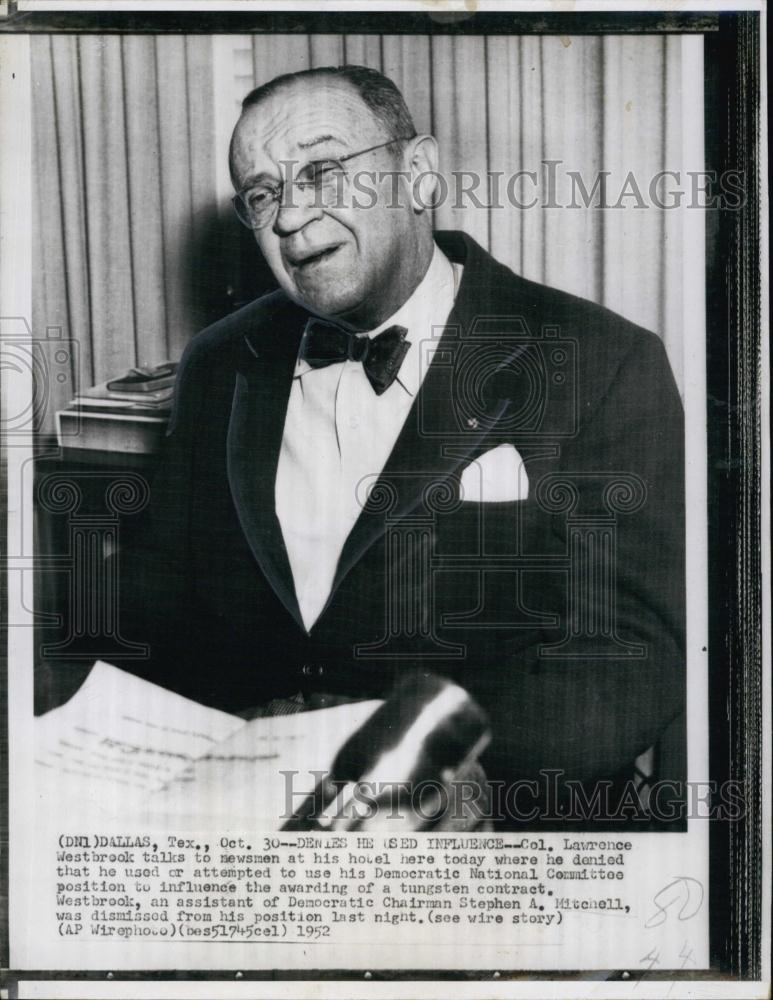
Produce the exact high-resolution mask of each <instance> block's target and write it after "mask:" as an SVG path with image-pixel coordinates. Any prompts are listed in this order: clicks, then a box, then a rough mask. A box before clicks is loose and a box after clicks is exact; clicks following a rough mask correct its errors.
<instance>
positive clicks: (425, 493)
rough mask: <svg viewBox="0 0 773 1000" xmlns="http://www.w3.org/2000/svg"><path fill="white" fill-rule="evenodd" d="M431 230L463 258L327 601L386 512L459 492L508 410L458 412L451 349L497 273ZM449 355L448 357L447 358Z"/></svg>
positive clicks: (391, 516) (505, 406)
mask: <svg viewBox="0 0 773 1000" xmlns="http://www.w3.org/2000/svg"><path fill="white" fill-rule="evenodd" d="M436 235H437V237H439V238H438V243H440V245H441V248H442V249H443V250H444V251H445V253H446V254H447V256H448V257H449V258H450V259H451V260H454V261H460V262H462V263H464V265H465V267H464V274H463V276H462V282H461V285H460V287H459V292H458V294H457V298H456V302H455V303H454V307H453V309H452V311H451V314H450V316H449V317H448V320H447V322H446V326H445V329H444V331H443V333H442V335H441V337H440V341H439V344H438V348H437V351H436V353H435V356H434V360H433V363H432V364H431V365H430V367H429V370H428V371H427V374H426V376H425V378H424V381H423V383H422V386H421V389H420V391H419V392H418V393H417V395H416V399H415V400H414V403H413V406H412V407H411V409H410V411H409V414H408V417H407V419H406V421H405V424H404V425H403V428H402V431H401V432H400V435H399V437H398V439H397V441H396V443H395V446H394V448H393V449H392V453H391V455H390V456H389V459H388V460H387V463H386V465H385V467H384V470H383V471H382V473H381V475H380V476H379V477H378V479H377V480H376V483H375V485H374V486H373V488H372V490H371V493H370V499H369V501H368V503H366V504H365V506H364V507H363V509H362V512H361V513H360V516H359V518H358V520H357V522H356V523H355V525H354V528H353V529H352V531H351V533H350V534H349V537H348V539H347V541H346V544H345V545H344V548H343V552H342V553H341V558H340V559H339V562H338V569H337V572H336V576H335V579H334V581H333V588H332V591H331V594H330V597H329V598H328V603H327V605H326V609H327V607H329V605H330V603H331V601H332V600H333V599H334V596H335V592H336V590H337V588H338V587H339V586H340V585H341V583H342V582H343V580H344V578H345V577H346V576H347V574H348V573H349V572H350V570H351V569H352V567H353V566H354V565H355V564H356V563H357V562H359V560H360V559H362V558H363V556H364V555H365V554H366V552H367V550H368V549H369V548H370V547H371V546H372V545H373V544H374V543H375V542H376V541H377V540H378V539H379V538H380V537H381V536H382V535H383V534H384V532H385V531H386V528H387V522H388V520H389V521H394V520H397V519H399V518H402V517H405V516H406V515H408V514H410V513H411V512H412V511H415V510H417V509H418V508H420V507H421V506H422V505H424V506H425V508H426V509H429V510H430V511H431V510H432V504H433V503H437V504H438V505H439V506H442V505H443V504H444V503H446V502H447V501H448V500H450V499H451V498H454V497H456V496H458V491H459V474H460V472H461V469H463V468H464V466H465V465H466V464H467V462H468V461H469V460H470V459H471V458H472V457H473V456H475V455H476V454H479V453H480V452H481V451H482V450H484V449H485V442H486V439H487V438H488V437H489V436H490V435H492V434H494V432H495V431H496V428H497V425H498V423H499V421H500V420H501V419H502V417H503V416H505V414H506V413H507V411H508V410H509V406H510V404H509V402H508V401H507V400H493V401H492V404H491V407H490V409H489V411H488V412H487V413H485V414H481V416H480V418H479V419H476V418H473V419H471V420H470V421H469V422H468V421H467V420H465V419H464V417H463V416H462V418H461V421H460V413H459V410H458V408H457V407H456V406H455V404H454V398H453V383H452V372H453V356H454V355H453V352H454V350H458V347H459V343H460V336H465V335H466V334H467V333H468V332H469V330H470V328H471V325H472V324H473V323H474V321H475V318H476V317H477V316H478V315H480V312H481V308H482V306H483V304H484V303H485V304H486V306H485V311H486V312H488V313H492V312H494V313H495V312H496V310H495V309H492V303H493V302H494V301H495V299H494V298H493V296H494V295H495V294H496V293H495V287H494V286H495V284H496V281H495V280H494V276H493V274H492V270H493V269H492V267H491V262H490V258H488V257H487V256H486V255H484V253H483V251H481V250H480V249H479V248H478V247H477V246H476V245H475V244H474V243H473V242H472V241H470V240H467V239H464V238H462V237H461V236H460V234H455V233H454V234H450V233H449V234H436ZM444 236H445V237H446V238H445V239H444ZM409 337H410V334H409ZM448 358H450V359H451V362H450V364H445V363H444V361H445V360H446V359H448ZM426 509H425V512H426ZM323 614H324V612H323ZM320 617H321V616H320Z"/></svg>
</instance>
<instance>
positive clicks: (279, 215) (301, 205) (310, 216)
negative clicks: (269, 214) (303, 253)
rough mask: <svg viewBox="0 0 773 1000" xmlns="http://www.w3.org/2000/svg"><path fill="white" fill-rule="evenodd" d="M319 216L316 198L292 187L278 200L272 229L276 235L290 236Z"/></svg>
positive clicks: (319, 211)
mask: <svg viewBox="0 0 773 1000" xmlns="http://www.w3.org/2000/svg"><path fill="white" fill-rule="evenodd" d="M321 217H322V206H321V205H319V204H317V203H316V199H314V198H313V197H309V196H307V194H306V193H305V192H303V191H299V190H298V189H297V188H294V189H292V190H291V191H289V192H288V193H287V194H285V195H284V197H283V198H282V199H281V200H280V202H279V205H278V207H277V212H276V218H275V219H274V226H273V229H274V232H275V233H276V235H277V236H290V235H292V233H296V232H298V230H300V229H303V227H304V226H306V225H308V224H309V222H313V221H314V219H319V218H321Z"/></svg>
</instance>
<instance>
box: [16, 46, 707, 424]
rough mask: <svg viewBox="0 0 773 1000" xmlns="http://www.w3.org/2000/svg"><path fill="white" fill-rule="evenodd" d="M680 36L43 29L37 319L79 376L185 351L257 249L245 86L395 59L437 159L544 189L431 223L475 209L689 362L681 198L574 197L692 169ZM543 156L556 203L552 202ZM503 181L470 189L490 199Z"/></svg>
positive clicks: (37, 143) (556, 278)
mask: <svg viewBox="0 0 773 1000" xmlns="http://www.w3.org/2000/svg"><path fill="white" fill-rule="evenodd" d="M682 44H683V40H682V39H680V38H679V37H676V36H668V35H663V36H656V35H651V36H642V35H638V36H630V37H628V36H606V37H603V38H602V37H592V36H588V37H585V36H583V37H579V36H578V37H571V38H567V37H559V36H552V35H551V36H541V37H540V36H484V35H477V36H476V35H465V36H461V35H435V36H429V35H332V34H331V35H303V34H294V35H276V34H275V35H261V34H255V35H238V36H237V35H232V36H205V35H197V36H186V35H158V36H153V35H136V36H131V35H127V36H123V37H121V36H117V35H114V36H80V37H77V36H74V35H61V36H51V37H48V36H34V37H33V38H32V68H33V87H34V91H33V112H34V154H35V156H34V173H35V191H36V197H35V205H34V211H35V220H34V221H35V225H34V236H35V239H34V248H33V252H34V255H35V273H36V288H35V312H34V315H33V320H34V322H35V324H36V328H37V329H42V328H44V327H50V326H54V327H57V326H58V327H61V328H62V330H63V331H64V332H65V335H66V336H68V337H73V338H76V339H77V340H78V343H79V347H80V360H79V362H78V368H79V370H78V371H77V372H75V373H74V378H75V379H76V382H77V383H80V384H83V383H91V382H96V381H100V380H102V379H105V378H108V377H110V376H112V375H114V374H116V373H119V372H121V371H123V370H124V369H125V368H127V367H128V366H129V365H133V364H137V363H154V362H157V361H161V360H164V359H166V358H177V357H179V355H180V353H181V351H182V349H183V348H184V346H185V344H186V343H187V341H188V340H189V339H190V337H191V336H192V335H193V334H194V333H195V332H196V331H197V329H200V328H201V327H202V326H203V325H205V324H206V323H208V322H210V321H212V320H213V319H214V318H215V317H216V316H217V315H218V314H222V313H223V312H225V311H227V309H228V308H229V305H233V304H234V302H235V300H236V299H238V297H239V296H238V294H236V293H235V291H234V290H235V289H238V288H240V287H242V286H244V284H245V281H244V276H245V273H251V272H252V271H257V270H258V269H259V267H260V262H259V259H258V257H257V250H256V249H255V248H254V247H253V246H252V243H251V239H250V234H249V233H246V231H244V232H240V231H239V226H238V223H237V222H236V221H235V220H234V219H232V218H231V216H230V213H229V207H228V204H227V202H228V197H229V194H230V192H229V190H228V178H227V166H226V163H225V157H226V154H227V139H228V136H229V135H230V131H231V128H232V126H233V124H234V122H235V120H236V117H237V116H238V107H239V101H240V100H241V98H242V97H243V96H244V94H245V93H246V92H247V91H248V90H249V89H251V87H253V86H256V85H258V84H260V83H263V82H265V81H266V80H269V79H271V78H272V77H273V76H275V75H277V74H278V73H283V72H288V71H291V70H295V69H304V68H308V67H313V66H322V65H337V64H341V63H343V62H349V63H359V64H364V65H368V66H372V67H375V68H377V69H380V70H382V71H383V72H385V73H386V74H387V75H388V76H390V77H392V79H394V81H395V82H396V84H397V85H398V87H400V89H401V90H402V91H403V93H404V95H405V97H406V100H407V102H408V105H409V107H410V108H411V111H412V113H413V115H414V119H415V122H416V126H417V129H418V130H419V131H422V132H424V131H426V132H431V133H433V134H434V135H435V136H436V137H437V139H438V142H439V145H440V149H441V157H442V162H441V169H442V170H443V171H444V172H450V171H453V170H456V171H460V170H461V171H465V172H467V173H473V172H477V173H479V174H480V175H482V176H483V177H484V179H485V178H487V177H488V175H489V174H493V173H494V172H500V173H502V174H503V175H504V178H507V177H509V176H510V175H512V174H514V173H515V172H517V171H530V172H533V173H535V174H536V175H537V184H536V186H535V185H533V184H532V183H531V181H530V180H529V179H528V178H526V179H524V180H523V184H522V186H521V187H517V188H516V189H515V190H516V192H517V193H518V195H519V197H520V200H521V202H522V203H527V202H528V201H530V200H531V199H532V198H533V197H535V196H536V197H537V198H538V200H539V202H540V204H539V205H538V206H536V207H533V208H528V209H525V208H518V207H516V206H514V205H511V204H507V198H506V197H504V194H505V192H504V189H503V190H502V191H501V192H500V200H501V201H503V202H504V205H503V207H484V208H477V207H475V205H474V204H467V205H466V206H465V207H458V206H456V205H455V204H454V199H453V198H450V199H448V200H447V201H445V202H444V203H443V204H441V205H440V206H438V208H437V209H436V210H435V224H436V226H437V227H438V228H461V229H464V230H466V231H467V232H468V233H470V234H471V235H472V236H473V237H475V238H476V239H477V240H478V241H479V242H480V243H482V245H483V246H484V247H486V248H487V249H489V250H490V251H491V252H492V253H493V254H494V256H495V257H497V258H498V259H500V260H501V261H503V262H504V263H505V264H507V265H509V266H510V267H512V268H513V269H514V270H516V271H517V272H519V273H521V274H523V275H524V276H525V277H527V278H531V279H534V280H537V281H541V282H545V283H547V284H550V285H553V286H555V287H559V288H563V289H565V290H567V291H569V292H573V293H575V294H578V295H582V296H585V297H588V298H591V299H593V300H595V301H597V302H600V303H602V304H604V305H606V306H608V307H610V308H612V309H614V310H616V311H618V312H621V313H622V314H623V315H625V316H626V317H628V318H630V319H632V320H634V321H635V322H638V323H640V324H641V325H643V326H645V327H647V328H649V329H651V330H654V331H655V332H657V333H658V334H659V335H660V336H661V337H663V339H664V341H665V342H666V346H667V348H668V350H669V355H670V358H671V363H672V366H673V368H674V370H675V374H676V375H677V380H678V381H679V380H681V375H682V372H681V336H682V308H683V305H682V280H683V279H682V271H681V260H682V251H683V247H682V222H681V215H680V213H679V212H669V211H662V210H658V209H657V208H654V207H653V206H652V205H651V204H650V205H649V207H647V208H642V209H640V210H639V209H637V208H635V207H634V204H635V201H636V199H635V198H634V197H632V196H631V197H629V198H627V199H625V200H624V201H623V206H624V207H621V208H617V209H614V208H608V209H599V208H596V207H588V208H586V207H584V206H583V205H582V204H581V203H580V204H578V205H577V207H572V208H570V207H566V206H567V205H569V204H571V202H572V200H573V198H572V195H573V190H572V182H571V175H572V173H574V174H576V175H577V176H579V177H580V178H581V179H582V181H583V184H584V185H585V187H586V188H587V189H588V190H590V189H591V188H592V186H593V184H594V182H595V180H596V179H597V177H598V174H599V172H600V171H609V172H610V173H611V175H612V176H611V177H610V179H609V188H608V190H609V191H611V192H612V196H611V200H612V201H614V200H615V199H616V198H617V196H618V192H619V191H620V188H621V186H622V182H623V179H624V178H625V177H626V175H628V174H629V173H630V172H632V173H633V175H634V177H635V178H636V180H637V183H638V184H639V186H640V188H641V189H642V191H643V193H644V195H645V198H647V187H648V185H649V182H650V179H651V178H652V177H653V176H654V175H655V174H656V173H657V172H658V171H660V170H664V169H668V170H672V171H684V170H685V169H688V168H689V167H693V168H694V167H695V165H694V164H687V163H686V162H685V151H684V150H683V148H682V140H681V133H682V121H683V115H684V114H685V113H686V112H685V107H687V106H688V104H689V102H687V101H686V100H685V95H684V94H683V92H682V91H683V87H684V84H683V72H682ZM694 113H695V114H697V115H700V114H701V113H702V107H701V93H700V81H696V82H695V109H694ZM551 164H552V167H551V166H550V165H551ZM546 165H547V166H546ZM550 170H552V171H553V177H554V178H555V189H554V191H553V196H554V201H555V203H556V204H557V205H559V206H561V207H544V203H545V200H546V192H547V184H548V177H547V174H548V171H550ZM490 183H491V182H490V181H489V180H484V183H483V185H482V186H481V187H480V188H479V189H478V190H477V192H476V193H477V196H478V199H479V200H482V201H483V202H484V203H485V204H488V202H489V201H490V200H491V197H490V196H491V191H490V190H489V184H490ZM502 183H504V181H503V182H502ZM574 200H575V202H577V196H576V191H575V198H574ZM548 201H549V199H548ZM245 240H246V241H247V242H246V243H245ZM246 284H247V285H249V282H246ZM54 388H55V391H57V390H56V387H54ZM64 391H65V390H64V389H62V390H61V393H62V395H64ZM59 402H60V404H65V403H66V402H67V399H64V398H63V399H61V400H60V401H59ZM49 412H50V409H49Z"/></svg>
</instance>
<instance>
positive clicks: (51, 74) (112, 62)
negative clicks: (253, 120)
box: [32, 35, 214, 430]
mask: <svg viewBox="0 0 773 1000" xmlns="http://www.w3.org/2000/svg"><path fill="white" fill-rule="evenodd" d="M210 50H211V40H210V39H208V38H206V37H203V36H184V35H164V36H152V35H135V36H131V35H127V36H123V37H121V36H119V35H105V36H101V37H97V36H90V35H83V36H80V37H78V36H75V35H56V36H34V37H33V38H32V74H33V88H34V89H33V95H34V96H33V100H34V104H33V110H34V139H33V142H34V146H33V148H34V171H35V191H36V197H35V205H34V213H35V219H34V221H35V225H34V243H33V254H34V259H35V261H36V263H37V267H36V272H37V274H38V275H39V276H40V283H39V288H37V289H36V295H35V297H34V308H33V322H34V324H35V329H36V330H40V329H44V328H46V327H51V326H55V327H60V328H62V330H63V334H64V336H66V337H68V338H73V339H74V340H76V341H77V345H78V355H79V357H78V361H77V370H76V371H74V372H73V378H74V382H75V385H76V387H83V386H84V385H89V384H92V383H94V382H98V381H101V380H103V379H106V378H108V377H111V376H114V375H115V374H117V373H120V372H121V371H123V370H125V369H126V368H127V367H130V366H132V365H135V364H153V363H157V362H159V361H162V360H164V359H166V358H169V357H179V355H180V352H181V351H182V349H183V347H184V345H185V343H186V342H187V340H188V339H189V338H190V336H191V334H192V332H194V331H195V330H196V329H197V328H198V327H200V326H201V325H202V321H203V319H204V317H203V316H202V315H201V310H200V309H199V308H197V306H198V302H197V295H196V291H195V284H196V282H195V277H194V267H198V266H201V264H202V262H201V261H196V262H194V261H193V260H192V259H191V255H190V251H191V249H192V248H193V247H195V246H196V245H197V237H198V235H199V234H198V232H197V230H198V229H199V228H200V226H201V224H202V219H203V217H205V216H206V214H207V212H208V211H210V208H211V203H212V199H213V195H214V170H213V146H212V130H213V126H212V121H213V115H214V104H213V90H212V71H211V52H210ZM71 388H72V387H71V386H70V385H67V386H64V387H61V388H60V387H58V386H56V385H54V386H53V387H52V392H53V394H54V396H55V397H56V394H57V393H60V394H62V398H59V399H57V398H55V399H54V403H55V406H54V407H49V408H48V417H49V418H51V416H52V413H53V409H55V408H57V407H60V406H63V405H66V403H67V402H69V399H68V398H64V393H65V392H66V393H67V394H68V395H69V392H70V390H71ZM43 429H45V430H49V429H50V427H49V428H43Z"/></svg>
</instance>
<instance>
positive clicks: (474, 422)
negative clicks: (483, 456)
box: [467, 417, 478, 431]
mask: <svg viewBox="0 0 773 1000" xmlns="http://www.w3.org/2000/svg"><path fill="white" fill-rule="evenodd" d="M467 426H468V427H469V428H470V430H473V431H474V430H475V428H476V427H477V426H478V421H477V420H476V419H475V417H468V419H467Z"/></svg>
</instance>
